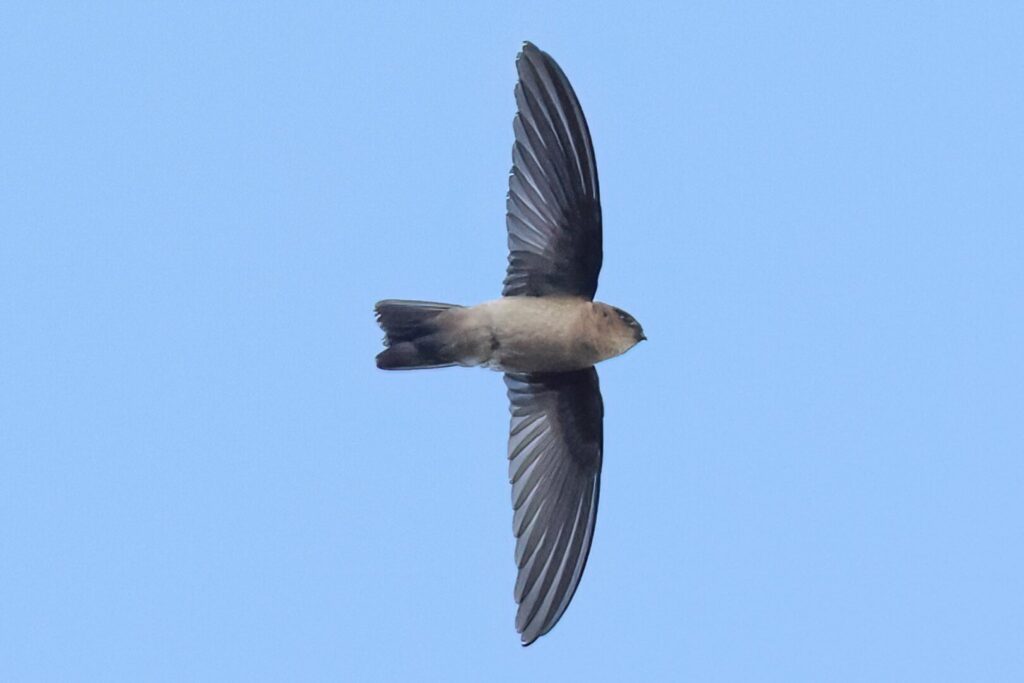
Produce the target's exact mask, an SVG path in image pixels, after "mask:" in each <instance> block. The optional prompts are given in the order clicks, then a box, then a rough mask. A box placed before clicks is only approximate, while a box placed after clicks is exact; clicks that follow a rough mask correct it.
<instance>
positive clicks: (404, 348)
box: [374, 299, 462, 370]
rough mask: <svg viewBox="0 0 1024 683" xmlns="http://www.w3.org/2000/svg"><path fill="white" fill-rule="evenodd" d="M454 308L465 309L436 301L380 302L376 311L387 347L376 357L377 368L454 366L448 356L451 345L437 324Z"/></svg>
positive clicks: (375, 308) (390, 300)
mask: <svg viewBox="0 0 1024 683" xmlns="http://www.w3.org/2000/svg"><path fill="white" fill-rule="evenodd" d="M451 308H462V307H461V306H456V305H455V304H439V303H437V302H434V301H402V300H399V299H385V300H384V301H378V302H377V305H376V306H374V311H375V312H376V314H377V324H379V325H380V326H381V329H382V330H384V334H385V337H384V346H386V347H387V348H385V349H384V350H383V351H381V352H380V353H378V354H377V367H378V368H380V369H382V370H416V369H419V368H443V367H445V366H448V365H455V359H454V358H453V357H451V354H450V353H446V351H448V350H449V349H448V345H447V344H445V343H444V342H445V339H444V331H443V330H442V329H441V326H440V325H439V324H438V321H437V316H439V315H440V314H441V313H444V312H445V311H447V310H448V309H451Z"/></svg>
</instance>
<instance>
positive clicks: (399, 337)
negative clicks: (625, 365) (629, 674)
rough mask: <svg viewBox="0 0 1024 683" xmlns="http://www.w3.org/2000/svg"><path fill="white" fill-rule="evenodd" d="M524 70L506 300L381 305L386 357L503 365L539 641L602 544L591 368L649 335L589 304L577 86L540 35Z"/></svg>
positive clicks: (587, 179) (598, 416)
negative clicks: (594, 545)
mask: <svg viewBox="0 0 1024 683" xmlns="http://www.w3.org/2000/svg"><path fill="white" fill-rule="evenodd" d="M516 69H517V71H518V75H519V79H518V82H517V84H516V88H515V98H516V104H517V107H518V112H517V114H516V117H515V120H514V125H513V128H514V132H515V143H514V145H513V149H512V159H513V166H512V170H511V173H510V176H509V192H508V197H507V202H506V211H507V213H506V227H507V230H508V246H509V258H508V260H509V264H508V271H507V275H506V277H505V282H504V288H503V290H502V295H503V298H502V299H499V300H497V301H494V302H488V303H485V304H480V305H479V306H473V307H461V306H453V305H450V304H439V303H433V302H414V301H399V300H387V301H382V302H380V303H378V305H377V318H378V322H380V324H381V326H382V327H383V328H384V330H385V332H386V334H387V337H386V339H385V345H386V346H387V348H386V349H385V350H384V351H383V352H382V353H381V354H379V355H378V357H377V364H378V366H379V367H382V368H385V369H411V368H425V367H443V366H447V365H483V366H485V367H491V368H493V369H498V370H502V371H505V372H506V374H505V384H506V386H507V391H508V398H509V403H510V411H511V415H512V417H511V427H510V433H509V443H508V459H509V479H510V481H511V484H512V508H513V511H514V514H513V525H512V528H513V533H514V534H515V538H516V548H515V560H516V565H517V567H518V576H517V579H516V584H515V591H514V595H515V599H516V602H517V603H518V604H519V609H518V612H517V614H516V629H517V630H518V631H519V633H520V634H521V638H522V643H523V644H524V645H529V644H530V643H532V642H534V641H535V640H536V639H537V638H539V637H540V636H542V635H544V634H545V633H547V632H548V631H550V630H551V628H553V627H554V625H555V624H556V623H557V622H558V620H559V619H560V618H561V616H562V614H563V613H564V612H565V610H566V608H567V607H568V605H569V603H570V601H571V600H572V598H573V595H574V594H575V592H576V588H577V586H578V585H579V582H580V578H581V576H582V574H583V569H584V566H585V565H586V562H587V557H588V554H589V552H590V546H591V541H592V540H593V535H594V524H595V519H596V517H597V503H598V496H599V491H600V481H601V460H602V456H603V416H604V408H603V404H602V399H601V391H600V387H599V385H598V377H597V371H596V370H595V369H594V367H593V365H594V364H595V363H597V362H598V361H600V360H603V359H605V358H609V357H611V356H613V355H618V354H619V353H622V352H623V351H625V350H626V349H628V348H629V347H631V346H632V345H633V344H635V343H636V342H637V341H639V340H640V339H643V333H642V331H641V330H640V327H639V325H638V324H637V323H636V321H635V320H633V319H632V318H631V317H630V316H629V315H628V314H626V313H625V312H623V311H619V310H618V309H614V308H612V307H610V306H606V305H604V304H598V303H596V302H593V301H592V300H593V297H594V293H595V291H596V289H597V278H598V273H599V272H600V269H601V261H602V247H601V202H600V192H599V188H598V180H597V166H596V163H595V160H594V152H593V147H592V143H591V139H590V133H589V130H588V128H587V123H586V120H585V119H584V116H583V111H582V109H581V108H580V105H579V102H578V100H577V98H576V95H575V93H574V92H573V89H572V86H570V84H569V81H568V79H566V77H565V75H564V74H563V73H562V70H561V69H560V68H559V67H558V65H557V64H556V63H555V61H554V60H553V59H552V58H551V57H550V56H549V55H547V54H546V53H544V52H542V51H541V50H539V49H538V48H537V47H535V46H534V45H532V44H530V43H526V44H524V46H523V50H522V52H521V53H520V54H519V56H518V57H517V59H516ZM609 311H610V312H611V315H609Z"/></svg>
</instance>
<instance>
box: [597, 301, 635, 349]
mask: <svg viewBox="0 0 1024 683" xmlns="http://www.w3.org/2000/svg"><path fill="white" fill-rule="evenodd" d="M594 308H595V309H596V311H597V312H598V313H599V314H600V316H601V330H602V331H601V336H602V338H603V339H602V341H603V342H604V344H605V345H607V348H606V352H607V353H608V354H609V356H608V357H611V356H617V355H619V354H620V353H625V352H626V351H629V350H630V349H631V348H633V347H634V346H636V345H637V344H638V343H640V342H642V341H644V340H645V339H647V337H646V336H645V335H644V328H642V327H641V326H640V323H638V322H637V321H636V318H634V317H633V316H631V315H630V314H629V313H626V312H625V311H624V310H622V309H621V308H616V307H615V306H609V305H608V304H602V303H596V302H595V304H594Z"/></svg>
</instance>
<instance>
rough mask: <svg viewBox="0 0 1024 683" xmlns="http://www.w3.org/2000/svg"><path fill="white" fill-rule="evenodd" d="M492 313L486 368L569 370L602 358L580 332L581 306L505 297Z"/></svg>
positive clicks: (509, 370)
mask: <svg viewBox="0 0 1024 683" xmlns="http://www.w3.org/2000/svg"><path fill="white" fill-rule="evenodd" d="M504 301H505V302H506V303H505V304H504V305H503V306H499V307H497V310H496V311H494V314H493V315H492V316H491V320H490V322H491V327H492V337H491V339H492V343H491V352H490V354H489V358H488V360H487V361H486V362H485V363H484V365H485V366H486V367H489V368H491V369H493V370H498V371H501V372H568V371H570V370H580V369H583V368H587V367H590V366H591V365H594V363H596V362H597V361H598V360H600V358H599V357H598V355H597V354H596V353H595V351H594V349H593V348H592V346H591V345H590V344H588V343H587V340H586V339H585V338H584V337H583V335H582V334H581V333H580V331H581V329H582V327H581V325H580V324H579V322H580V321H579V309H578V307H577V305H559V304H557V303H552V302H549V301H544V300H542V299H533V300H526V301H511V300H508V299H506V300H504Z"/></svg>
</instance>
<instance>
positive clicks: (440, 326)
mask: <svg viewBox="0 0 1024 683" xmlns="http://www.w3.org/2000/svg"><path fill="white" fill-rule="evenodd" d="M415 304H416V302H401V301H382V302H380V303H379V304H378V309H380V310H387V309H389V308H393V307H400V306H403V305H404V306H415ZM435 305H436V304H435ZM425 324H426V329H425V330H424V332H425V333H424V334H421V335H419V337H420V339H425V340H427V341H426V343H423V342H420V345H421V348H422V349H424V350H428V354H429V355H428V358H429V360H430V362H427V363H422V362H420V363H418V364H417V365H415V366H412V365H407V366H402V365H400V364H396V365H394V367H389V365H391V363H392V362H393V361H397V362H398V363H400V360H399V359H397V358H396V356H397V355H398V354H397V353H395V352H393V351H392V349H388V350H387V351H384V352H383V353H382V354H381V358H380V359H379V361H378V365H380V366H381V367H383V368H387V369H411V368H413V367H424V366H430V367H434V366H438V365H453V364H454V365H462V366H466V367H470V366H478V365H479V366H484V367H487V368H490V369H492V370H498V371H501V372H568V371H570V370H582V369H583V368H589V367H591V366H593V365H596V364H597V363H599V362H601V361H603V360H607V359H609V358H612V357H614V356H617V355H619V354H621V353H625V352H626V351H628V350H629V349H630V348H631V347H632V346H633V345H634V344H636V343H637V342H638V341H639V338H638V336H637V334H638V333H637V332H636V328H633V327H630V325H629V323H628V322H626V321H624V320H623V318H622V312H621V311H619V310H618V309H615V308H614V307H612V306H609V305H608V304H604V303H600V302H596V301H588V300H586V299H582V298H580V297H572V296H545V297H535V296H509V297H502V298H500V299H495V300H493V301H487V302H484V303H482V304H478V305H476V306H470V307H463V306H452V307H450V308H445V309H443V310H441V311H439V312H438V313H437V314H436V315H435V316H433V317H432V318H430V319H429V322H427V323H425ZM407 343H412V344H414V345H415V344H416V343H417V341H416V340H415V339H414V340H411V341H410V342H407ZM427 347H429V349H427Z"/></svg>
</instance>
